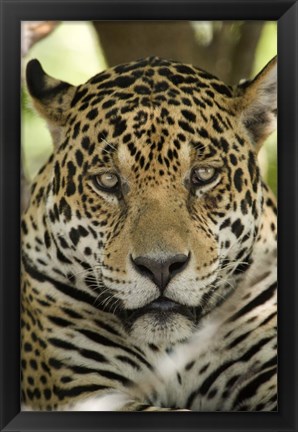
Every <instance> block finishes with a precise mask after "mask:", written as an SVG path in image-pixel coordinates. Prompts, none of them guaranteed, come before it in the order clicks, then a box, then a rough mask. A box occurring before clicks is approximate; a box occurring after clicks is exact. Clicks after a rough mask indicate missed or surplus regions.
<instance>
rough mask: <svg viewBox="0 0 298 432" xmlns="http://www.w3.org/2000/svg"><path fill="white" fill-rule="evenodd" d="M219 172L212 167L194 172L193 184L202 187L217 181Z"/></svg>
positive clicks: (197, 169) (192, 175) (192, 176)
mask: <svg viewBox="0 0 298 432" xmlns="http://www.w3.org/2000/svg"><path fill="white" fill-rule="evenodd" d="M217 175H218V172H217V170H216V169H215V168H212V167H201V168H196V169H194V170H193V172H192V174H191V182H192V184H194V185H195V186H201V185H204V184H208V183H211V182H212V181H213V180H215V179H216V177H217Z"/></svg>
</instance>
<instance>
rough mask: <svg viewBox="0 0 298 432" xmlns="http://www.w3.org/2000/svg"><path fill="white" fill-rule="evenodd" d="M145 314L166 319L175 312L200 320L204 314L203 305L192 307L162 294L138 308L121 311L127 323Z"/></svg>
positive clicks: (190, 318)
mask: <svg viewBox="0 0 298 432" xmlns="http://www.w3.org/2000/svg"><path fill="white" fill-rule="evenodd" d="M145 314H151V315H153V316H154V318H155V320H158V321H164V320H166V318H167V317H169V316H170V315H171V316H172V315H173V314H180V315H183V316H185V317H186V318H188V319H189V320H191V321H192V322H198V321H199V319H200V318H201V315H202V307H201V306H197V307H190V306H185V305H182V304H180V303H177V302H175V301H173V300H171V299H168V298H167V297H164V296H161V297H158V298H157V299H155V300H154V301H153V302H151V303H148V304H147V305H146V306H143V307H141V308H137V309H124V310H122V311H121V312H120V318H121V319H122V320H123V321H124V322H125V323H126V324H132V323H133V322H135V321H136V320H137V319H138V318H140V317H141V316H143V315H145Z"/></svg>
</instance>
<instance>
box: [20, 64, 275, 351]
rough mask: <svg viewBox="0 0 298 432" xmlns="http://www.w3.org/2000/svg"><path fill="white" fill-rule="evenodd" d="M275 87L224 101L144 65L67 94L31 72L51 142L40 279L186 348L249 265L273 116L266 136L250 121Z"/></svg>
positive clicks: (42, 185)
mask: <svg viewBox="0 0 298 432" xmlns="http://www.w3.org/2000/svg"><path fill="white" fill-rule="evenodd" d="M270 74H272V65H271V66H270V65H269V66H268V72H267V74H264V73H263V76H260V78H259V79H256V80H255V81H254V82H253V83H252V84H251V85H250V86H249V85H247V86H245V88H244V87H243V88H237V89H233V88H231V87H228V86H226V85H224V84H223V83H221V82H220V81H219V80H218V79H216V78H214V77H212V76H211V75H209V74H206V73H205V72H203V71H201V70H199V69H196V68H194V67H191V66H185V65H181V64H179V63H176V62H168V61H165V60H160V59H158V58H149V59H145V60H143V61H140V62H134V63H131V64H128V65H123V66H119V67H116V68H113V69H111V70H108V71H107V72H104V73H102V74H99V75H97V76H95V77H94V78H92V79H91V80H89V81H88V82H87V83H86V84H84V85H82V86H79V87H77V88H75V87H73V86H70V85H68V84H66V83H61V82H60V81H57V80H54V79H53V78H50V77H48V76H47V75H45V73H44V72H43V71H42V69H41V67H40V65H39V64H38V63H37V62H36V61H35V62H34V61H33V62H31V66H30V64H29V66H28V74H27V77H28V78H27V80H28V87H29V90H30V92H31V95H32V96H33V98H34V101H35V105H36V107H37V109H39V111H40V112H41V113H42V114H43V115H44V116H45V117H46V118H47V119H48V122H49V124H50V128H51V131H52V134H53V138H54V141H55V151H54V154H53V156H52V158H51V159H50V161H49V163H48V164H47V166H46V168H45V169H42V170H41V172H40V174H39V176H38V178H37V180H36V183H35V187H34V188H35V190H34V194H33V198H32V199H33V200H39V202H40V204H41V203H43V207H42V209H41V213H42V217H43V220H44V222H43V223H44V225H46V234H44V237H43V240H42V241H43V242H44V246H45V248H46V253H44V256H43V258H42V262H43V263H40V264H39V266H40V270H41V271H44V270H43V266H44V267H46V268H47V270H46V271H47V272H49V273H50V275H51V277H52V278H54V279H60V280H61V281H63V282H64V283H65V282H66V281H67V283H68V284H70V285H72V286H74V287H76V288H78V289H80V290H84V291H86V292H88V293H90V294H92V295H93V296H94V298H95V301H94V305H96V307H97V308H98V309H100V310H104V311H106V312H109V313H114V314H115V315H116V316H118V317H119V318H120V319H121V320H122V322H123V325H124V327H125V328H126V330H127V331H128V332H129V334H130V335H131V336H132V337H134V338H137V339H141V340H146V341H147V342H152V343H156V342H158V343H160V342H170V343H173V342H176V341H178V340H183V339H185V338H186V337H188V336H189V335H190V334H191V333H192V332H193V330H194V329H195V328H196V327H197V325H198V323H199V321H200V319H201V317H202V316H204V315H206V314H207V313H208V312H210V310H212V309H213V308H214V307H216V306H217V305H218V304H219V303H221V302H222V301H224V299H225V298H226V297H227V296H228V295H229V294H230V293H231V292H232V291H233V290H234V288H235V286H236V281H237V278H239V277H241V275H242V274H243V272H245V271H246V269H247V268H248V267H249V264H250V255H251V251H252V248H253V245H254V242H255V239H256V236H257V233H258V228H259V219H260V214H261V210H262V192H261V179H260V175H259V169H258V166H257V162H256V147H255V146H256V145H257V144H258V143H259V142H260V141H262V140H263V139H264V137H265V135H266V136H267V134H268V133H269V129H270V128H269V126H268V125H269V122H270V121H271V117H270V115H271V116H273V114H272V113H270V115H269V114H268V115H267V111H266V115H265V114H263V117H262V121H263V126H264V124H266V125H267V129H268V131H267V132H266V133H265V132H264V131H263V129H262V128H261V126H260V125H259V123H258V121H257V120H254V121H253V120H252V118H253V119H256V112H257V110H259V109H261V108H260V107H261V104H260V103H259V98H260V91H259V89H260V87H261V86H265V83H264V80H266V79H267V81H268V85H270V82H271V81H270V80H271V75H270ZM267 75H268V76H269V78H268V76H267ZM266 116H267V117H268V121H267V123H268V124H267V123H266V119H267V117H266ZM31 217H34V215H31ZM25 241H26V240H25ZM24 243H25V242H24ZM25 250H26V246H25ZM26 253H28V254H30V256H31V259H32V260H33V261H34V260H36V259H37V256H35V257H34V256H33V255H34V252H32V251H30V252H29V251H28V250H27V251H26ZM35 253H36V255H38V253H37V252H35ZM61 264H62V265H61ZM55 268H56V269H57V268H60V269H61V268H63V269H64V271H63V272H61V271H60V274H58V272H55Z"/></svg>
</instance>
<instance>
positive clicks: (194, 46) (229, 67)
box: [21, 21, 277, 207]
mask: <svg viewBox="0 0 298 432" xmlns="http://www.w3.org/2000/svg"><path fill="white" fill-rule="evenodd" d="M21 42H22V43H21V46H22V59H23V61H22V82H23V84H24V70H25V67H26V64H27V62H28V61H29V60H31V59H32V58H37V59H38V60H39V61H40V62H41V63H42V65H43V68H44V70H45V71H46V72H47V73H48V74H50V75H52V76H54V77H56V78H59V79H61V80H64V81H67V82H69V83H71V84H75V85H78V84H82V83H83V82H85V81H86V80H87V79H89V78H90V77H91V76H92V75H95V74H97V73H98V72H100V71H102V70H104V69H106V68H107V67H109V66H114V65H116V64H119V63H124V62H128V61H131V60H136V59H138V58H142V57H147V56H153V55H155V56H159V57H164V58H168V59H173V60H178V61H181V62H184V63H191V64H193V65H195V66H198V67H200V68H202V69H205V70H207V71H208V72H210V73H212V74H213V75H216V76H217V77H219V78H220V79H222V80H223V81H224V82H226V83H227V84H236V83H238V82H239V81H240V80H241V79H245V78H246V79H248V78H252V77H253V76H254V75H255V74H256V73H257V72H259V71H260V70H261V69H262V68H263V67H264V66H265V65H266V63H267V62H268V61H269V60H270V59H271V58H272V57H273V56H274V55H276V54H277V23H276V22H271V21H231V22H229V21H203V22H201V21H195V22H193V21H94V22H92V21H80V22H69V21H65V22H64V21H62V22H59V21H23V22H22V41H21ZM21 130H22V161H23V166H22V201H23V203H22V204H23V207H24V206H25V203H26V200H27V196H28V184H29V183H30V181H31V179H32V178H33V177H34V175H35V174H36V173H37V171H38V169H39V168H40V167H41V165H42V164H43V163H44V162H45V161H46V160H47V158H48V157H49V155H50V154H51V152H52V144H51V137H50V134H49V132H48V130H47V127H46V124H45V122H44V120H42V119H41V118H39V117H38V115H37V114H36V113H35V112H34V111H33V110H32V107H31V103H30V98H29V97H28V94H27V91H26V87H25V85H23V86H22V127H21ZM276 155H277V144H276V134H274V135H273V136H271V137H270V138H269V139H268V140H267V142H266V144H265V146H264V148H263V149H262V150H261V152H260V155H259V158H260V163H261V167H262V172H263V176H264V177H265V179H266V180H267V181H268V182H269V184H270V186H271V188H272V189H273V191H274V192H275V193H276V189H277V171H276Z"/></svg>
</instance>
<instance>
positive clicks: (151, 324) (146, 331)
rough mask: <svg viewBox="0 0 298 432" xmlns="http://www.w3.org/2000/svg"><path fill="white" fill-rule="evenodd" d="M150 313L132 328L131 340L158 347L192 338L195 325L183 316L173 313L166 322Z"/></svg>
mask: <svg viewBox="0 0 298 432" xmlns="http://www.w3.org/2000/svg"><path fill="white" fill-rule="evenodd" d="M152 315H153V314H151V313H148V314H145V315H144V316H141V317H140V318H138V319H137V320H136V321H135V322H134V324H133V325H132V327H131V330H130V336H131V338H133V339H135V340H137V341H140V342H142V343H144V342H145V343H146V342H147V343H153V344H156V345H159V344H161V345H167V344H175V343H177V342H179V341H182V340H185V339H187V338H189V337H190V336H191V334H192V333H193V331H194V324H193V323H192V322H191V321H190V320H189V319H187V318H186V317H184V316H183V315H181V314H177V313H172V314H170V315H169V316H167V318H166V319H165V320H164V321H161V320H157V319H155V318H154V316H152Z"/></svg>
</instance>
